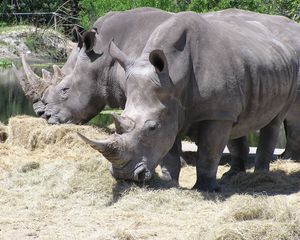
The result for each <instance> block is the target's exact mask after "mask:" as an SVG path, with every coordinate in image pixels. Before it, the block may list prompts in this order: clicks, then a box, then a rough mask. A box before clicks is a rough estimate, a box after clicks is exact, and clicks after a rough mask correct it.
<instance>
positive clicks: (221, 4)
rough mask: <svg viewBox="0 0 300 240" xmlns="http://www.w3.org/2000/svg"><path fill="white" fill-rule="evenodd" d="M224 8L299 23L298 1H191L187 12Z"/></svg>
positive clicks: (299, 4)
mask: <svg viewBox="0 0 300 240" xmlns="http://www.w3.org/2000/svg"><path fill="white" fill-rule="evenodd" d="M226 8H238V9H245V10H250V11H255V12H260V13H267V14H275V15H283V16H286V17H289V18H291V19H294V20H296V21H300V1H299V0H272V1H271V0H243V1H239V0H192V1H191V3H190V4H189V6H188V9H189V10H191V11H195V12H209V11H217V10H222V9H226Z"/></svg>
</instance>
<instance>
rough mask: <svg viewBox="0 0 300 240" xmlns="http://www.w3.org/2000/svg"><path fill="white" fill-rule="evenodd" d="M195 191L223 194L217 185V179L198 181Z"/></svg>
mask: <svg viewBox="0 0 300 240" xmlns="http://www.w3.org/2000/svg"><path fill="white" fill-rule="evenodd" d="M192 189H193V190H197V191H201V192H221V191H222V189H221V187H220V186H219V185H218V184H217V181H216V178H215V177H214V178H212V177H201V178H200V179H197V182H196V184H195V185H194V187H193V188H192Z"/></svg>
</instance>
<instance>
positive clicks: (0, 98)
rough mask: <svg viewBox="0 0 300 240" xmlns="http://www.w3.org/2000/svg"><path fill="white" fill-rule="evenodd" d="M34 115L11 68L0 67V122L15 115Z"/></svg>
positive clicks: (5, 121)
mask: <svg viewBox="0 0 300 240" xmlns="http://www.w3.org/2000/svg"><path fill="white" fill-rule="evenodd" d="M20 114H27V115H33V116H35V113H34V111H33V108H32V103H31V102H30V101H29V100H28V99H27V98H26V97H25V94H24V92H23V90H22V88H21V86H20V84H19V82H18V80H17V78H16V76H15V74H14V72H13V70H12V68H0V122H3V123H7V121H8V119H9V118H10V117H12V116H15V115H20Z"/></svg>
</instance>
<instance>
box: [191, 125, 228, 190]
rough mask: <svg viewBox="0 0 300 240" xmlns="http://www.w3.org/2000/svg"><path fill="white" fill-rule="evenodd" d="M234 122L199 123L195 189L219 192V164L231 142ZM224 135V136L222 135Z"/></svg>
mask: <svg viewBox="0 0 300 240" xmlns="http://www.w3.org/2000/svg"><path fill="white" fill-rule="evenodd" d="M232 124H233V122H231V121H203V122H201V123H199V127H198V128H197V129H198V136H199V137H198V139H197V141H196V143H197V145H198V159H197V162H196V171H197V181H196V184H195V185H194V187H193V189H196V190H200V191H209V192H213V191H219V190H220V188H219V186H218V184H217V181H216V174H217V169H218V164H219V162H220V159H221V156H222V153H223V150H224V148H225V146H226V144H227V142H228V140H229V136H230V133H231V129H232ZM220 133H222V134H220Z"/></svg>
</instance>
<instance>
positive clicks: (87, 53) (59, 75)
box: [19, 29, 110, 124]
mask: <svg viewBox="0 0 300 240" xmlns="http://www.w3.org/2000/svg"><path fill="white" fill-rule="evenodd" d="M80 39H81V40H80V41H79V42H78V46H77V49H76V50H73V51H72V53H71V57H69V59H68V61H67V63H66V64H65V66H64V67H63V69H62V70H60V69H59V68H58V67H57V66H54V74H53V75H52V74H51V73H49V72H47V71H46V70H43V78H40V77H39V76H37V75H36V74H35V73H34V72H33V71H32V70H31V68H30V66H29V65H28V64H27V62H26V60H25V57H24V56H23V57H22V63H23V67H24V71H25V75H26V77H27V79H28V81H25V80H24V77H22V76H19V80H20V83H21V85H22V86H23V90H24V91H25V93H26V95H27V96H28V97H29V98H30V99H31V100H32V101H33V102H34V106H36V105H38V106H39V108H37V107H36V108H35V111H36V112H37V113H38V115H39V116H43V117H44V118H46V119H47V120H48V123H50V124H59V123H75V124H80V123H85V122H87V121H88V120H90V119H91V118H92V117H94V116H95V115H96V114H97V113H98V112H99V111H101V110H102V109H103V108H104V106H105V105H106V101H105V98H106V92H105V90H103V89H101V87H100V88H99V86H98V83H97V79H98V76H99V75H101V74H102V73H103V71H105V70H107V69H106V68H105V69H100V68H99V66H103V64H101V63H102V61H103V58H104V57H103V56H102V55H103V45H102V44H101V43H102V42H101V39H100V36H98V34H97V30H96V29H92V30H91V31H88V32H85V33H84V34H83V36H82V38H81V37H80ZM109 57H110V56H109ZM72 65H74V66H72Z"/></svg>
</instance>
